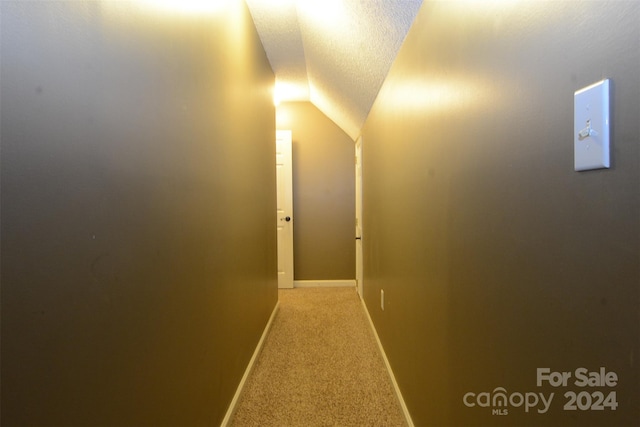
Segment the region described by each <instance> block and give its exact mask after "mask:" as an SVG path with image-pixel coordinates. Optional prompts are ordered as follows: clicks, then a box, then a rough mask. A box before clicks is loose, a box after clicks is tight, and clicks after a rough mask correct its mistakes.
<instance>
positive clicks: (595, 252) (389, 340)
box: [363, 1, 640, 426]
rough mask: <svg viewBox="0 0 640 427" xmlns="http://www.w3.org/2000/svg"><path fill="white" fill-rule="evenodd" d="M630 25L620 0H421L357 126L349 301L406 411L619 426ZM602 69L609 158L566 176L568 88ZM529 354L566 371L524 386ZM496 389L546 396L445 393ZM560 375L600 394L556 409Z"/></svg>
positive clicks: (633, 148) (631, 209)
mask: <svg viewBox="0 0 640 427" xmlns="http://www.w3.org/2000/svg"><path fill="white" fill-rule="evenodd" d="M638 22H640V3H637V2H536V1H524V2H502V3H501V2H478V3H477V4H475V3H471V2H457V1H452V2H431V1H426V2H425V3H424V4H423V6H422V9H421V11H420V13H419V14H418V16H417V18H416V21H415V23H414V25H413V27H412V28H411V30H410V32H409V34H408V36H407V38H406V40H405V43H404V45H403V47H402V49H401V51H400V53H399V56H398V58H397V60H396V62H395V63H394V65H393V67H392V70H391V72H390V75H389V76H388V77H387V79H386V81H385V83H384V86H383V87H382V90H381V92H380V94H379V96H378V98H377V101H376V103H375V105H374V107H373V109H372V111H371V114H370V115H369V117H368V119H367V122H366V124H365V127H364V131H363V141H364V142H363V144H364V154H363V158H364V230H365V235H366V236H367V238H366V240H364V242H363V243H364V253H365V278H364V290H365V299H366V303H367V306H368V308H369V311H370V312H371V314H372V317H373V320H374V322H375V325H376V328H377V330H378V333H379V334H380V337H381V340H382V343H383V344H384V347H385V350H386V353H387V355H388V357H389V360H390V362H391V365H392V367H393V370H394V372H395V374H396V378H397V380H398V383H399V385H400V388H401V390H402V392H403V394H404V397H405V400H406V402H407V404H408V407H409V410H410V412H411V414H412V415H413V418H414V422H415V423H416V425H420V426H461V425H465V426H479V425H482V426H488V425H492V426H493V425H495V426H514V425H518V426H584V425H593V426H631V425H637V423H638V419H640V413H639V408H640V406H639V405H638V402H640V390H639V388H640V365H639V364H638V362H637V361H638V356H639V355H640V345H639V340H640V326H639V321H638V320H639V315H640V310H639V308H640V264H639V262H640V257H639V253H640V214H639V212H640V187H639V183H640V158H639V149H638V147H639V146H640V136H639V135H640V125H639V123H640V122H639V120H638V118H639V117H640V102H639V100H640V79H639V77H638V75H639V74H638V70H639V69H640V27H639V26H638ZM603 77H609V78H611V79H612V82H613V91H612V96H611V102H612V104H611V105H612V109H611V110H612V137H613V148H612V157H613V165H612V168H611V169H609V170H600V171H591V172H582V173H577V172H574V171H573V142H572V141H573V140H572V138H573V135H572V128H573V94H574V91H576V90H577V89H580V88H582V87H584V86H587V85H589V84H591V83H594V82H596V81H598V80H600V79H602V78H603ZM380 289H384V291H385V302H386V309H385V310H384V311H382V310H380V303H379V298H380ZM545 367H547V368H550V369H551V370H554V371H568V372H571V373H572V378H571V379H570V381H569V382H568V384H567V386H566V387H562V386H561V387H557V388H553V387H550V386H549V385H547V384H545V385H544V386H542V387H538V386H537V384H536V373H537V371H536V369H537V368H545ZM580 367H586V368H588V369H589V370H591V371H599V370H600V367H605V368H606V370H607V371H614V372H616V374H617V375H618V377H619V381H618V383H617V385H616V386H615V387H600V388H589V387H581V386H578V385H575V384H574V381H575V380H576V377H575V370H576V369H577V368H580ZM497 387H504V388H505V389H506V390H507V392H508V394H511V393H516V392H521V393H525V392H542V393H545V396H548V395H549V394H550V393H555V397H554V400H553V402H552V405H551V408H550V409H549V411H548V412H547V413H538V411H537V409H531V410H530V411H529V412H528V413H526V412H525V410H524V408H523V407H514V406H509V407H508V408H507V407H505V408H498V409H507V411H508V415H506V416H505V415H503V416H500V415H492V411H491V409H492V408H484V407H479V406H475V407H467V406H465V405H464V404H463V396H464V395H465V393H467V392H474V393H481V392H488V393H493V391H494V390H495V389H496V388H497ZM568 391H574V392H584V391H586V392H588V393H591V392H593V391H601V392H605V393H606V394H605V395H608V393H609V392H611V391H615V392H616V393H617V401H618V405H619V406H618V407H617V410H615V411H612V410H610V409H608V408H607V409H606V410H604V411H591V410H586V411H585V410H576V411H565V410H563V407H564V404H565V403H566V402H567V399H568V398H567V397H565V395H564V394H565V393H566V392H568ZM584 399H586V398H584ZM516 401H517V397H516ZM538 408H541V406H539V407H538Z"/></svg>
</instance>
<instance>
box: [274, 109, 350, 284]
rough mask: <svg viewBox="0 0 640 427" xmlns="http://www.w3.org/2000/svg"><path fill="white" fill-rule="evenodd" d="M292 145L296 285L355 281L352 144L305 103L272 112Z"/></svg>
mask: <svg viewBox="0 0 640 427" xmlns="http://www.w3.org/2000/svg"><path fill="white" fill-rule="evenodd" d="M276 126H277V128H278V129H291V130H292V139H293V214H294V215H293V216H294V228H293V235H294V237H293V240H294V276H295V280H345V279H349V280H350V279H354V278H355V245H354V238H355V234H354V233H355V231H354V227H355V181H354V180H355V178H354V176H355V172H354V145H353V140H352V139H351V138H349V136H348V135H347V134H346V133H344V131H342V129H340V128H339V127H338V126H337V125H336V124H335V123H333V122H332V121H331V120H330V119H329V118H327V117H326V116H325V115H324V114H322V112H320V110H318V109H317V108H316V107H315V106H314V105H313V104H311V103H309V102H290V103H283V104H281V105H280V106H278V108H277V115H276Z"/></svg>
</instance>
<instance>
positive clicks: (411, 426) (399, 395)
mask: <svg viewBox="0 0 640 427" xmlns="http://www.w3.org/2000/svg"><path fill="white" fill-rule="evenodd" d="M361 301H362V308H363V309H364V312H365V313H366V314H367V319H369V325H370V326H371V330H372V331H373V335H374V336H375V337H376V342H377V343H378V348H379V349H380V353H381V354H382V359H383V360H384V365H385V366H386V367H387V372H388V373H389V377H390V378H391V382H392V383H393V389H394V391H395V392H396V397H397V398H398V402H399V403H400V407H401V408H402V413H403V414H404V418H405V420H406V421H407V425H408V426H409V427H414V424H413V420H412V419H411V414H410V413H409V409H408V408H407V405H406V404H405V403H404V398H403V397H402V393H401V392H400V387H398V382H397V381H396V377H395V375H393V370H392V369H391V365H390V364H389V359H387V355H386V353H385V352H384V348H383V347H382V342H380V337H379V336H378V331H376V327H375V326H374V324H373V320H371V316H370V315H369V310H368V309H367V305H366V304H365V303H364V299H362V300H361Z"/></svg>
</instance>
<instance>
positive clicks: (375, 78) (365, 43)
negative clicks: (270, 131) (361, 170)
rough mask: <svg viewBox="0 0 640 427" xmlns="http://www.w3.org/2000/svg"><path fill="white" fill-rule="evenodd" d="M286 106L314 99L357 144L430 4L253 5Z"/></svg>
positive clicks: (273, 0) (392, 0) (300, 1)
mask: <svg viewBox="0 0 640 427" xmlns="http://www.w3.org/2000/svg"><path fill="white" fill-rule="evenodd" d="M246 2H247V5H248V6H249V10H250V12H251V15H252V17H253V20H254V22H255V25H256V28H257V30H258V34H259V35H260V39H261V40H262V44H263V46H264V49H265V51H266V53H267V57H268V58H269V62H270V63H271V67H272V68H273V71H274V73H275V76H276V93H275V97H276V99H277V100H278V101H309V102H311V103H312V104H314V105H315V106H316V107H317V108H318V109H319V110H320V111H322V112H323V113H324V114H325V115H326V116H327V117H329V118H330V119H331V120H333V121H334V122H335V123H336V124H337V125H338V126H340V127H341V128H342V129H343V130H344V131H345V133H347V134H348V135H349V136H350V137H351V138H353V139H354V140H355V139H356V138H357V137H358V135H359V134H360V129H361V128H362V125H363V123H364V121H365V119H366V117H367V115H368V113H369V110H370V109H371V106H372V105H373V102H374V101H375V98H376V96H377V95H378V91H379V90H380V86H381V85H382V82H383V81H384V79H385V77H386V75H387V73H388V71H389V68H390V67H391V64H392V63H393V60H394V59H395V57H396V54H397V52H398V49H399V48H400V46H401V45H402V42H403V40H404V38H405V35H406V34H407V31H408V30H409V27H410V26H411V24H412V22H413V19H414V18H415V16H416V13H417V12H418V9H419V8H420V5H421V3H422V0H246Z"/></svg>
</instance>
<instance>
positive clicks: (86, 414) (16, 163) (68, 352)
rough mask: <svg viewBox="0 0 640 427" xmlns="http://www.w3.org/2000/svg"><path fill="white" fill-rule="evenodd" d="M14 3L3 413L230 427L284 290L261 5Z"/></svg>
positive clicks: (6, 98)
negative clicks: (204, 9)
mask: <svg viewBox="0 0 640 427" xmlns="http://www.w3.org/2000/svg"><path fill="white" fill-rule="evenodd" d="M1 3H2V4H1V6H0V7H1V16H2V18H1V19H2V22H1V28H2V30H1V31H2V42H1V43H2V45H1V48H2V69H1V72H2V79H1V80H0V84H1V91H2V131H1V132H2V133H1V137H2V229H1V230H2V425H6V426H9V425H43V426H44V425H59V426H74V425H78V426H80V425H85V426H89V425H91V426H95V425H112V426H124V425H131V426H144V425H149V426H162V425H167V426H169V425H171V426H177V425H183V426H195V425H208V426H212V425H219V423H220V421H221V420H222V418H223V416H224V413H225V411H226V409H227V407H228V405H229V403H230V401H231V398H232V396H233V393H234V392H235V389H236V387H237V385H238V383H239V381H240V378H241V376H242V374H243V372H244V369H245V367H246V365H247V363H248V361H249V359H250V357H251V355H252V352H253V350H254V348H255V346H256V344H257V342H258V339H259V338H260V335H261V333H262V331H263V329H264V327H265V324H266V322H267V320H268V318H269V315H270V314H271V312H272V310H273V308H274V306H275V304H276V301H277V278H276V240H275V230H274V228H273V225H274V223H275V166H274V132H275V120H274V118H275V109H274V107H273V104H272V101H271V95H270V88H271V87H272V85H273V81H274V76H273V73H272V71H271V68H270V66H269V64H268V61H267V58H266V56H265V54H264V51H263V49H262V46H261V44H260V43H259V40H258V38H257V34H256V32H255V29H254V27H253V23H252V21H251V19H250V15H249V13H248V11H247V10H246V8H245V6H244V4H243V3H241V2H233V3H236V4H238V5H239V6H238V7H239V8H235V7H234V8H233V9H229V10H227V11H220V12H219V14H215V15H206V16H201V17H197V18H196V17H194V16H190V15H181V14H176V13H173V14H171V13H167V12H158V11H154V10H153V9H152V8H150V7H149V6H136V3H134V2H106V1H105V2H93V1H91V2H79V1H68V2H10V1H3V2H1Z"/></svg>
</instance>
